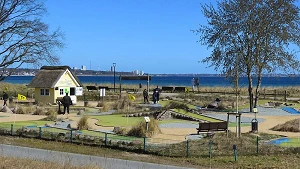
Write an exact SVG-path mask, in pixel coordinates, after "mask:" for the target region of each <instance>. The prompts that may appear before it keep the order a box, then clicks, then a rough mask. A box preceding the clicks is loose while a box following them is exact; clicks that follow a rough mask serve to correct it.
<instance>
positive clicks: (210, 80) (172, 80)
mask: <svg viewBox="0 0 300 169" xmlns="http://www.w3.org/2000/svg"><path fill="white" fill-rule="evenodd" d="M33 77H34V76H10V77H8V78H6V79H5V80H4V81H3V82H7V83H12V84H25V85H26V84H29V83H30V81H31V80H32V79H33ZM77 77H78V78H79V80H80V82H81V83H82V84H83V85H85V84H90V85H96V86H98V85H100V84H114V81H115V84H116V86H118V85H119V82H120V81H119V77H118V76H116V77H115V79H114V76H77ZM193 78H198V79H199V86H200V87H201V86H202V87H234V83H233V82H231V81H230V80H228V79H226V78H225V77H216V76H214V77H196V76H151V80H150V81H149V84H150V85H155V86H173V87H176V86H186V87H188V86H192V79H193ZM122 84H133V85H135V84H136V85H139V84H142V85H147V81H146V80H122ZM238 84H239V87H247V85H248V80H247V77H240V78H239V83H238ZM253 84H256V81H255V80H254V81H253ZM296 86H300V77H297V76H295V77H263V78H262V85H261V87H296Z"/></svg>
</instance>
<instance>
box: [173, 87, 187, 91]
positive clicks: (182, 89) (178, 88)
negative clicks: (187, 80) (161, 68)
mask: <svg viewBox="0 0 300 169" xmlns="http://www.w3.org/2000/svg"><path fill="white" fill-rule="evenodd" d="M174 92H185V87H175V89H174Z"/></svg>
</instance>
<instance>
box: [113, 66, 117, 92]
mask: <svg viewBox="0 0 300 169" xmlns="http://www.w3.org/2000/svg"><path fill="white" fill-rule="evenodd" d="M113 67H114V92H116V63H113Z"/></svg>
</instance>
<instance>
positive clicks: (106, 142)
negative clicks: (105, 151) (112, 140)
mask: <svg viewBox="0 0 300 169" xmlns="http://www.w3.org/2000/svg"><path fill="white" fill-rule="evenodd" d="M104 144H105V146H107V133H105V142H104Z"/></svg>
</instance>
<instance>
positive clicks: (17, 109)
mask: <svg viewBox="0 0 300 169" xmlns="http://www.w3.org/2000/svg"><path fill="white" fill-rule="evenodd" d="M15 113H16V114H25V111H24V109H23V108H22V107H18V108H16V111H15Z"/></svg>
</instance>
